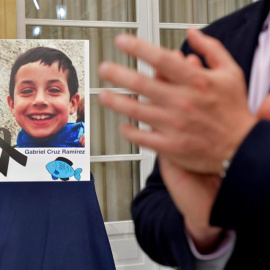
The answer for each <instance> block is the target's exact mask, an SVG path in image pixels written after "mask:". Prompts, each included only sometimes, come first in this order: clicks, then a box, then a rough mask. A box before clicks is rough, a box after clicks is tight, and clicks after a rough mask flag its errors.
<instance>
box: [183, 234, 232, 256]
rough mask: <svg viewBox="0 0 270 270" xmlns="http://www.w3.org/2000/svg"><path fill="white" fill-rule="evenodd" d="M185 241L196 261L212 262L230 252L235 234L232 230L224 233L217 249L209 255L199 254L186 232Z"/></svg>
mask: <svg viewBox="0 0 270 270" xmlns="http://www.w3.org/2000/svg"><path fill="white" fill-rule="evenodd" d="M186 236H187V240H188V244H189V247H190V249H191V252H192V254H193V255H194V257H195V258H196V259H198V260H203V261H204V260H214V259H217V258H219V257H220V256H222V255H224V254H225V253H226V252H228V251H229V250H232V249H233V247H234V244H235V241H236V233H235V232H234V231H232V230H230V231H227V232H226V236H225V237H224V239H223V241H222V242H221V243H220V244H219V246H218V247H217V249H216V250H215V251H213V252H212V253H211V254H201V253H200V252H199V251H198V250H197V249H196V247H195V245H194V242H193V240H192V239H191V237H190V236H189V234H188V233H187V232H186Z"/></svg>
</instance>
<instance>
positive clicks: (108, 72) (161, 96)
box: [99, 62, 174, 104]
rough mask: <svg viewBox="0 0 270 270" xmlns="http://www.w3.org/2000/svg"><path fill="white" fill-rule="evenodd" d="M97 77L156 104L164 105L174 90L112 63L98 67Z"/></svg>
mask: <svg viewBox="0 0 270 270" xmlns="http://www.w3.org/2000/svg"><path fill="white" fill-rule="evenodd" d="M99 76H100V77H101V79H104V80H107V81H110V82H111V83H113V84H115V85H118V86H120V87H123V88H127V89H130V90H131V91H133V92H135V93H137V94H138V95H142V96H145V97H147V98H150V99H151V100H152V101H153V102H155V103H157V104H160V103H161V102H162V103H163V104H164V103H166V100H167V98H168V95H169V93H170V91H173V90H174V88H173V86H170V85H169V84H168V83H165V82H163V81H161V80H156V79H154V78H149V77H147V76H144V75H142V74H140V73H138V72H137V71H135V70H132V69H129V68H126V67H123V66H120V65H117V64H114V63H108V62H106V63H102V64H101V65H100V67H99Z"/></svg>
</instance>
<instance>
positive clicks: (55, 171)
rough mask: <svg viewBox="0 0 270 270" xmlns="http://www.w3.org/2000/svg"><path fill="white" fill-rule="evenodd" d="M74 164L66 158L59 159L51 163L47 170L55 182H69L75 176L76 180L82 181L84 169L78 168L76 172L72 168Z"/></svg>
mask: <svg viewBox="0 0 270 270" xmlns="http://www.w3.org/2000/svg"><path fill="white" fill-rule="evenodd" d="M72 165H73V163H72V162H71V161H70V160H69V159H67V158H64V157H58V158H57V159H56V160H54V161H51V162H49V163H48V164H47V165H46V169H47V170H48V172H49V173H50V174H51V176H52V179H53V180H57V179H58V178H60V179H61V180H69V178H70V177H72V176H74V177H75V179H76V180H78V181H79V180H80V179H81V175H80V174H81V172H82V169H81V168H78V169H76V170H74V169H73V168H72V167H71V166H72Z"/></svg>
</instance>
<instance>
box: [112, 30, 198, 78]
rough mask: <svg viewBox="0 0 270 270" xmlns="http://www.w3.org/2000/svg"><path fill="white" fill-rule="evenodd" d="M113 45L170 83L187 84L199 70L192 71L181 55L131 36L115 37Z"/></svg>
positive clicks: (192, 68)
mask: <svg viewBox="0 0 270 270" xmlns="http://www.w3.org/2000/svg"><path fill="white" fill-rule="evenodd" d="M115 45H116V46H117V47H118V48H119V49H120V50H121V51H123V52H125V53H127V54H129V55H131V56H133V57H135V58H140V59H141V60H143V61H145V62H147V63H148V64H150V65H151V66H152V67H154V68H155V70H156V71H157V72H159V73H160V74H162V76H163V77H165V78H166V79H167V80H169V81H171V82H176V83H181V82H188V81H189V80H190V79H192V78H193V77H194V76H196V73H195V74H194V72H202V70H201V69H194V67H192V65H190V64H189V63H188V62H187V61H186V58H185V57H184V56H183V54H182V53H179V52H177V53H176V52H175V51H174V52H171V51H170V50H167V49H165V48H159V47H157V46H155V45H152V44H149V43H147V42H145V41H143V40H139V39H137V38H136V37H134V36H132V35H127V34H121V35H119V36H117V38H116V40H115Z"/></svg>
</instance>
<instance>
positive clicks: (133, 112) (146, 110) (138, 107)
mask: <svg viewBox="0 0 270 270" xmlns="http://www.w3.org/2000/svg"><path fill="white" fill-rule="evenodd" d="M98 99H99V102H100V103H101V104H102V105H104V106H106V107H108V108H110V109H112V110H113V111H115V112H117V113H120V114H123V115H125V116H127V117H129V118H132V119H134V120H136V121H140V122H144V123H146V124H148V125H150V126H151V127H152V128H154V129H156V130H158V129H160V128H163V127H164V125H165V124H166V123H168V122H169V117H170V116H169V114H168V113H167V112H166V111H165V110H163V109H162V108H160V107H158V106H155V105H153V104H147V103H142V102H139V101H138V100H136V99H130V98H129V97H128V96H125V95H119V94H114V93H111V92H110V91H106V90H103V91H101V93H100V94H99V96H98Z"/></svg>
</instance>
